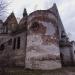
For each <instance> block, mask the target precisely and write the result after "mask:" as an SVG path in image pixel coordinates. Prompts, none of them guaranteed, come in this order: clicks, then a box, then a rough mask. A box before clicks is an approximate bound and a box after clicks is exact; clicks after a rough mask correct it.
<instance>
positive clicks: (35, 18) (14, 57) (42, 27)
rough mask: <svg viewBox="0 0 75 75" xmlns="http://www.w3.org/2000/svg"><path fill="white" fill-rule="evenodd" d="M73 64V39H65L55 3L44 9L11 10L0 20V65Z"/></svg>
mask: <svg viewBox="0 0 75 75" xmlns="http://www.w3.org/2000/svg"><path fill="white" fill-rule="evenodd" d="M74 65H75V42H74V41H69V39H68V36H67V34H66V31H65V29H64V27H63V24H62V22H61V19H60V15H59V12H58V8H57V6H56V4H53V6H52V7H51V8H49V9H47V10H36V11H34V12H32V13H31V14H29V15H28V14H27V11H26V9H24V12H23V18H22V19H21V20H20V22H19V23H18V22H17V19H16V17H15V15H14V13H11V14H10V15H9V16H8V17H7V19H6V21H5V22H3V21H2V20H0V67H24V68H28V69H42V70H44V69H46V70H47V69H56V68H61V67H62V66H74Z"/></svg>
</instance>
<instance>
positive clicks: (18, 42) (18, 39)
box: [17, 37, 20, 49]
mask: <svg viewBox="0 0 75 75" xmlns="http://www.w3.org/2000/svg"><path fill="white" fill-rule="evenodd" d="M19 48H20V37H18V38H17V49H19Z"/></svg>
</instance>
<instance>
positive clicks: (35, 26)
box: [31, 22, 39, 31]
mask: <svg viewBox="0 0 75 75" xmlns="http://www.w3.org/2000/svg"><path fill="white" fill-rule="evenodd" d="M31 29H32V30H33V31H37V30H38V29H39V23H38V22H33V23H32V25H31Z"/></svg>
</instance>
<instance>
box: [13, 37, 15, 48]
mask: <svg viewBox="0 0 75 75" xmlns="http://www.w3.org/2000/svg"><path fill="white" fill-rule="evenodd" d="M15 48H16V38H14V41H13V49H15Z"/></svg>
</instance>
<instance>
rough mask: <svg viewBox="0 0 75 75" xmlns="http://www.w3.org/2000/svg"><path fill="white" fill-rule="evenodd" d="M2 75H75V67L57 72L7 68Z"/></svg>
mask: <svg viewBox="0 0 75 75" xmlns="http://www.w3.org/2000/svg"><path fill="white" fill-rule="evenodd" d="M0 75H75V67H64V68H61V69H55V70H29V69H26V70H24V69H17V68H6V69H5V71H3V72H1V71H0Z"/></svg>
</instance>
